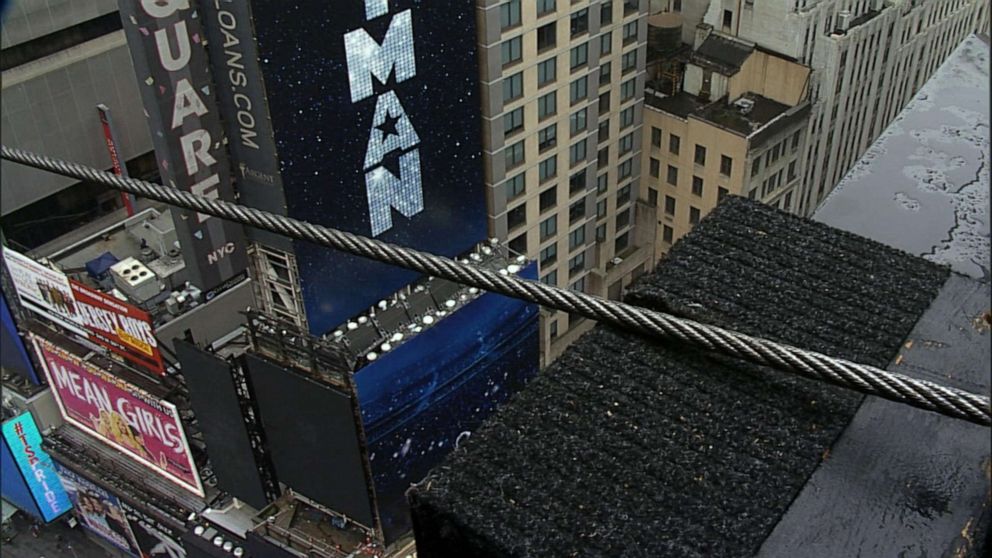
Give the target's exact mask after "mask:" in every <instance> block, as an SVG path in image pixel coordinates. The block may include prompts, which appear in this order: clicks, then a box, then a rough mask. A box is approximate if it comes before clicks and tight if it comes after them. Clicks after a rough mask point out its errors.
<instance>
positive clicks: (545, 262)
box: [538, 244, 558, 268]
mask: <svg viewBox="0 0 992 558" xmlns="http://www.w3.org/2000/svg"><path fill="white" fill-rule="evenodd" d="M556 261H558V245H557V244H550V245H548V247H547V248H545V249H544V250H541V254H540V258H539V259H538V262H540V265H541V267H542V268H543V267H545V266H549V265H551V264H553V263H555V262H556Z"/></svg>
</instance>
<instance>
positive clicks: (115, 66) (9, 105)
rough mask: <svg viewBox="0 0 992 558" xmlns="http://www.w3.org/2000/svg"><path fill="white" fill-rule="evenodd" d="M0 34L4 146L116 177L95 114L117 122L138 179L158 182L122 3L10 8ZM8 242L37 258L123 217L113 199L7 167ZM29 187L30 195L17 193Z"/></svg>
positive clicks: (36, 1) (88, 187) (46, 2)
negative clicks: (85, 229)
mask: <svg viewBox="0 0 992 558" xmlns="http://www.w3.org/2000/svg"><path fill="white" fill-rule="evenodd" d="M3 16H4V17H3V22H2V27H0V47H2V50H0V62H2V63H0V67H2V71H3V74H2V75H3V80H2V81H3V85H2V95H3V103H2V108H0V111H2V112H0V114H2V125H0V140H2V141H3V144H4V145H10V146H14V147H19V148H22V149H28V150H31V151H35V152H39V153H45V154H48V155H52V156H55V157H62V158H65V159H68V160H71V161H76V162H79V163H83V164H86V165H90V166H93V167H97V168H101V169H108V170H109V169H110V168H111V158H110V155H109V154H108V150H107V146H106V144H105V142H104V136H103V128H102V125H101V121H100V117H99V114H98V112H97V105H98V104H103V105H105V106H107V107H108V108H109V109H110V111H111V114H112V115H113V123H114V126H115V128H116V133H117V145H118V146H119V150H120V159H121V160H122V161H124V162H126V163H127V164H128V167H129V169H130V171H131V174H132V175H133V176H146V177H147V176H151V175H154V174H155V158H154V156H153V155H152V153H151V152H152V140H151V135H150V134H149V133H148V126H147V124H146V123H145V116H144V114H143V108H142V104H141V96H140V95H139V92H138V86H137V82H136V80H135V78H134V69H133V67H132V63H131V57H130V55H129V53H128V46H127V41H126V39H125V37H124V31H123V30H122V28H121V20H120V15H119V14H118V11H117V1H116V0H93V1H87V2H55V1H52V0H32V1H26V0H25V1H19V2H11V3H10V6H9V7H8V9H7V10H6V13H4V14H3ZM0 167H2V172H3V178H4V185H5V187H4V188H3V193H2V194H0V202H2V203H0V207H2V208H3V209H2V216H3V235H4V237H5V239H6V241H7V242H9V243H11V244H12V245H14V246H16V247H18V248H19V249H21V250H27V249H33V248H36V247H37V246H39V245H41V244H43V243H45V242H48V241H50V240H52V239H54V238H55V237H57V236H59V235H61V234H64V233H66V232H69V231H71V230H74V229H76V228H78V226H79V225H80V224H82V223H85V222H87V221H91V220H93V219H96V218H98V217H99V216H102V215H106V214H108V213H112V212H114V211H115V210H118V211H119V212H120V214H121V215H123V213H124V212H123V209H119V208H121V207H122V204H121V201H120V195H119V194H118V193H116V192H115V191H113V190H110V189H108V188H105V187H101V186H98V185H94V184H88V183H84V182H79V181H77V180H75V179H71V178H67V177H64V176H59V175H56V174H52V173H46V172H41V171H38V170H35V169H31V168H28V167H25V166H23V165H16V164H13V163H10V162H7V161H3V162H2V163H0ZM11 185H30V187H11Z"/></svg>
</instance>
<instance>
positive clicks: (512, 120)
mask: <svg viewBox="0 0 992 558" xmlns="http://www.w3.org/2000/svg"><path fill="white" fill-rule="evenodd" d="M523 129H524V107H520V108H517V109H514V110H511V111H510V112H508V113H506V114H504V115H503V135H504V136H507V137H509V136H512V135H513V134H515V133H517V132H519V131H520V130H523Z"/></svg>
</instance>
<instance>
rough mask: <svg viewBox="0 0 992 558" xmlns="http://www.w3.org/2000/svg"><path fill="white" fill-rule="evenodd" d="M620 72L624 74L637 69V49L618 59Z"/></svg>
mask: <svg viewBox="0 0 992 558" xmlns="http://www.w3.org/2000/svg"><path fill="white" fill-rule="evenodd" d="M620 61H621V64H620V72H621V73H624V74H626V73H627V72H632V71H634V70H636V69H637V49H634V50H632V51H630V52H627V53H624V55H623V57H622V58H621V59H620Z"/></svg>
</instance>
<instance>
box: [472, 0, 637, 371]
mask: <svg viewBox="0 0 992 558" xmlns="http://www.w3.org/2000/svg"><path fill="white" fill-rule="evenodd" d="M477 6H478V17H477V20H478V21H479V50H480V59H481V73H482V77H481V81H482V91H483V93H482V118H483V151H484V154H483V158H484V160H485V181H486V191H487V197H488V205H489V226H490V231H491V233H492V234H493V236H496V237H500V238H505V239H507V241H508V242H509V246H510V248H512V249H514V250H516V251H518V252H520V253H525V254H527V256H529V257H531V258H534V259H536V260H537V261H538V264H539V266H540V278H541V280H542V281H544V282H545V283H548V284H551V285H555V286H559V287H567V288H572V289H576V290H580V291H584V292H587V293H592V294H597V295H601V296H608V297H610V298H618V297H619V296H620V294H621V293H622V292H623V289H624V288H625V287H626V286H627V285H629V284H630V282H631V281H632V280H633V279H636V277H637V276H638V275H640V274H641V273H643V272H644V271H645V270H646V269H648V268H650V267H652V266H653V250H652V248H651V244H652V242H653V235H654V232H653V221H654V217H653V211H652V209H651V208H649V207H647V206H646V204H643V203H639V202H638V200H639V198H640V197H642V196H641V194H640V170H641V160H640V159H641V127H642V120H643V116H642V114H643V110H644V101H643V91H644V79H645V64H646V43H647V25H646V17H645V16H646V14H647V11H648V2H647V1H646V0H626V1H621V0H601V1H595V0H593V1H588V0H581V1H566V0H557V1H556V0H539V1H537V2H532V1H526V0H508V1H501V2H498V1H495V0H477ZM591 326H592V324H591V323H590V322H588V321H587V320H584V319H583V318H581V317H578V316H569V315H568V314H566V313H563V312H546V313H545V314H544V316H543V320H542V329H541V335H542V339H543V347H544V350H543V355H542V356H543V359H542V360H543V362H545V363H547V362H550V360H553V359H554V357H555V356H556V355H557V354H559V353H560V352H561V351H562V350H563V349H564V347H565V346H567V345H568V344H569V343H570V342H572V341H573V340H574V339H576V338H577V337H578V336H579V335H580V334H581V333H583V332H584V331H586V330H588V329H589V328H590V327H591Z"/></svg>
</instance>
